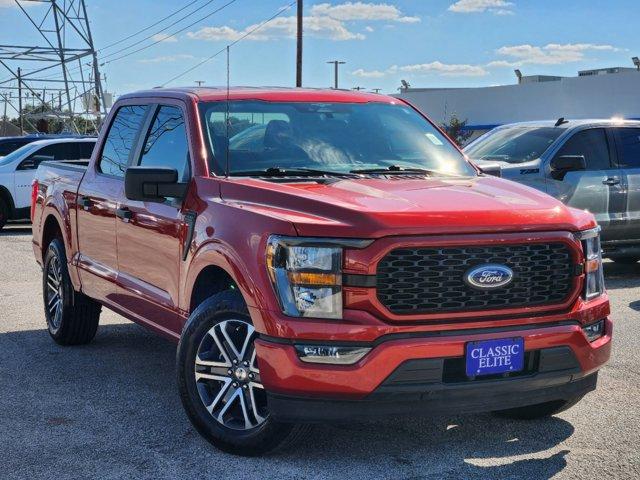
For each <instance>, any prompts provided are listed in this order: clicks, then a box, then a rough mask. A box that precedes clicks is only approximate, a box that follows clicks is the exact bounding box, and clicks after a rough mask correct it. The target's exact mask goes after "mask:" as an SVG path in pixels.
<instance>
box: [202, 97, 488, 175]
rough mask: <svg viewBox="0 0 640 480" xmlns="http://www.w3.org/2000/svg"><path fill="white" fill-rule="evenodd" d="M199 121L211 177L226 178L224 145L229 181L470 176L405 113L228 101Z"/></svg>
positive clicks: (432, 133) (384, 107) (436, 135)
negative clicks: (311, 173) (288, 176)
mask: <svg viewBox="0 0 640 480" xmlns="http://www.w3.org/2000/svg"><path fill="white" fill-rule="evenodd" d="M227 112H228V113H227ZM201 114H202V118H203V121H204V122H205V131H206V132H207V136H208V143H209V147H210V149H211V153H212V156H213V158H214V162H213V164H212V167H211V168H212V170H213V172H212V173H215V174H217V175H223V174H224V173H225V171H226V164H227V145H228V163H229V173H230V174H231V175H259V174H260V172H266V171H268V170H270V169H271V170H273V169H278V170H279V171H281V172H283V173H286V172H287V171H291V172H294V171H299V170H302V169H308V170H317V171H323V172H330V173H336V174H349V173H363V171H371V170H374V171H375V170H378V169H379V170H381V171H384V170H389V171H395V172H402V171H404V170H407V171H411V170H412V169H415V170H426V171H427V173H429V174H434V175H475V174H476V172H475V170H474V169H473V167H472V166H471V165H469V163H468V162H467V161H466V160H465V159H464V156H463V155H462V154H460V152H459V151H458V150H457V149H456V148H455V147H454V146H453V145H452V144H451V142H449V140H447V139H446V138H445V137H444V136H443V135H442V134H441V133H440V131H439V130H438V129H437V128H435V127H434V126H433V125H432V124H431V123H429V121H427V120H426V119H425V118H424V117H422V116H421V115H420V114H419V113H417V112H416V111H415V110H413V109H412V108H410V107H408V106H405V105H392V104H387V103H303V102H287V103H285V102H263V101H232V102H229V105H227V103H226V102H210V103H203V104H202V105H201ZM227 115H228V119H229V121H228V124H227V123H226V122H225V120H226V118H227ZM227 139H228V140H227Z"/></svg>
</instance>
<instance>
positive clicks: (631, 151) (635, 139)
mask: <svg viewBox="0 0 640 480" xmlns="http://www.w3.org/2000/svg"><path fill="white" fill-rule="evenodd" d="M617 142H618V150H619V152H620V153H619V158H618V162H619V164H620V167H622V168H640V128H619V129H617Z"/></svg>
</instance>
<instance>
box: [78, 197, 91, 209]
mask: <svg viewBox="0 0 640 480" xmlns="http://www.w3.org/2000/svg"><path fill="white" fill-rule="evenodd" d="M78 205H80V206H81V207H82V209H83V210H89V208H91V200H89V199H88V198H87V197H80V200H79V201H78Z"/></svg>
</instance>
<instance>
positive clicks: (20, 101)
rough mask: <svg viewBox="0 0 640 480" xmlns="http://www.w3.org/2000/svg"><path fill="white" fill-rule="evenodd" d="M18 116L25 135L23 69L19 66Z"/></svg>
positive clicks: (22, 133)
mask: <svg viewBox="0 0 640 480" xmlns="http://www.w3.org/2000/svg"><path fill="white" fill-rule="evenodd" d="M18 118H19V122H20V135H24V121H23V119H22V69H21V68H20V67H18Z"/></svg>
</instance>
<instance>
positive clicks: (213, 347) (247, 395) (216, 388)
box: [195, 319, 268, 430]
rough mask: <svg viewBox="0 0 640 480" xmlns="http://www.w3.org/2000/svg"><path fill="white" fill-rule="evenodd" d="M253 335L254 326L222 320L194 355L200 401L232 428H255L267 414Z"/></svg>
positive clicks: (210, 330) (224, 424)
mask: <svg viewBox="0 0 640 480" xmlns="http://www.w3.org/2000/svg"><path fill="white" fill-rule="evenodd" d="M256 337H257V333H256V331H255V329H254V328H253V325H251V324H250V323H248V322H246V321H244V320H235V319H234V320H225V321H222V322H220V323H218V324H216V325H214V326H213V327H212V328H211V329H209V331H208V332H207V333H206V334H205V336H204V338H203V339H202V341H201V342H200V346H199V347H198V352H197V354H196V358H195V380H196V386H197V389H198V393H199V395H200V399H201V400H202V403H203V404H204V406H205V408H206V409H207V411H208V412H209V413H210V414H211V415H212V416H213V418H215V419H216V420H217V421H218V422H219V423H220V424H222V425H223V426H225V427H227V428H231V429H233V430H250V429H253V428H256V427H258V426H259V425H261V424H262V423H264V422H265V420H266V419H267V417H268V412H267V398H266V393H265V390H264V387H263V385H262V383H261V380H260V370H259V369H258V365H257V361H256V350H255V345H254V340H255V338H256Z"/></svg>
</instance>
